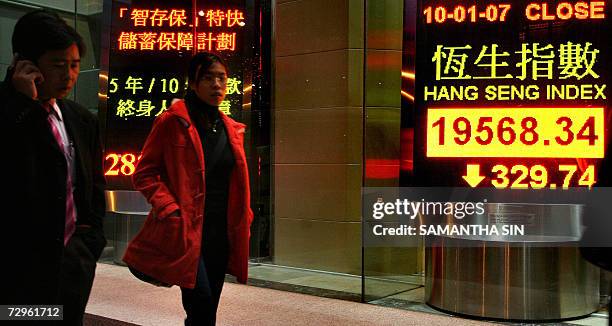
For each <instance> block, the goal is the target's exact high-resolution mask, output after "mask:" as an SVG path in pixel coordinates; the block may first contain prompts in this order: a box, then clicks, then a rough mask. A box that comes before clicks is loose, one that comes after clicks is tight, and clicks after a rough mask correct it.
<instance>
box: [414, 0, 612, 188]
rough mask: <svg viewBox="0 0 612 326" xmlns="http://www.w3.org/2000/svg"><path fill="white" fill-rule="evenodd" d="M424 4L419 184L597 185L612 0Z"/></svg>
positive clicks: (420, 26)
mask: <svg viewBox="0 0 612 326" xmlns="http://www.w3.org/2000/svg"><path fill="white" fill-rule="evenodd" d="M420 3H421V5H420V6H419V8H421V10H420V13H419V18H418V19H417V34H418V35H420V37H417V51H416V55H417V59H416V62H417V64H416V67H417V71H416V85H415V93H416V96H415V106H416V108H415V119H416V121H417V123H416V125H415V168H414V171H415V175H416V176H417V177H416V178H417V179H416V180H417V183H419V184H422V185H424V186H429V185H435V186H438V185H439V186H469V187H495V188H514V189H563V188H570V187H591V186H593V185H594V184H596V182H597V175H598V174H597V172H598V169H600V168H601V167H600V164H601V161H602V159H603V158H604V156H605V155H606V146H607V142H608V141H607V137H608V131H607V129H608V126H609V123H610V117H612V114H611V113H610V111H609V110H610V108H609V104H608V98H609V92H610V90H609V87H608V84H609V83H610V77H611V76H610V69H609V67H608V65H609V64H610V60H611V53H610V46H609V45H608V44H609V40H610V35H609V34H610V24H609V19H610V17H609V9H610V8H608V3H606V2H605V1H564V0H558V1H516V0H500V1H496V0H490V1H487V2H475V1H471V2H468V1H454V2H452V3H448V2H441V1H435V0H434V1H429V0H422V1H420ZM419 176H422V177H419Z"/></svg>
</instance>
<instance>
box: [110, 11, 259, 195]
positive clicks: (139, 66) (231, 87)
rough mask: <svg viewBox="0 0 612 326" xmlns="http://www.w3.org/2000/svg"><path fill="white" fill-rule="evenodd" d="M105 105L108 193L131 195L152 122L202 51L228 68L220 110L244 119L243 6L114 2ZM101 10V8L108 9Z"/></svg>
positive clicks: (179, 90)
mask: <svg viewBox="0 0 612 326" xmlns="http://www.w3.org/2000/svg"><path fill="white" fill-rule="evenodd" d="M110 7H111V8H110V10H109V11H107V14H108V15H110V32H109V45H110V51H109V58H108V75H107V76H104V77H106V81H107V88H106V92H105V93H104V94H101V96H102V98H103V100H105V105H104V110H105V120H106V126H105V127H106V128H105V152H106V154H105V155H106V156H105V167H104V169H105V174H106V176H107V181H108V183H109V185H110V187H112V188H115V189H131V181H130V176H131V175H132V174H133V173H134V168H135V166H136V164H137V162H138V157H139V153H140V151H141V149H142V146H143V144H144V140H145V139H146V137H147V135H148V133H149V131H150V128H151V125H152V123H153V120H154V119H155V118H156V117H157V116H159V115H160V114H162V113H163V112H164V111H165V110H167V109H168V108H169V107H170V106H171V105H172V103H173V102H174V101H176V99H180V98H183V96H184V95H185V92H186V90H187V88H188V81H187V67H188V63H189V59H190V58H191V56H192V55H193V54H195V53H197V52H199V51H207V52H212V53H216V54H218V55H219V56H221V57H222V58H223V59H224V60H225V61H226V63H227V65H228V70H229V77H230V78H228V82H227V92H226V94H227V95H226V98H225V100H224V101H223V102H222V103H221V105H220V106H219V109H220V111H222V112H223V113H225V114H226V115H229V116H232V117H233V118H234V119H238V120H241V118H242V112H243V110H246V109H248V108H249V106H248V105H249V103H250V98H249V97H248V96H250V92H248V91H246V90H247V89H248V88H249V87H250V84H251V76H250V75H249V74H248V71H246V70H245V68H246V67H248V65H247V64H248V62H249V57H248V55H249V53H251V52H249V51H251V50H250V49H249V47H248V46H247V45H246V44H245V42H248V38H249V33H248V31H249V30H248V29H249V28H251V26H250V18H249V17H250V16H249V14H248V11H247V6H246V1H244V0H229V1H222V2H220V1H188V2H186V1H180V0H168V1H144V0H140V1H131V2H129V3H126V2H123V1H112V6H110ZM105 9H106V8H105Z"/></svg>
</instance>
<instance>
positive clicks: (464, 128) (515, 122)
mask: <svg viewBox="0 0 612 326" xmlns="http://www.w3.org/2000/svg"><path fill="white" fill-rule="evenodd" d="M427 120H428V121H427V125H428V126H429V128H428V130H427V156H428V157H537V158H603V155H604V110H603V108H511V109H510V108H486V109H483V108H453V109H440V108H436V109H430V110H429V111H428V115H427Z"/></svg>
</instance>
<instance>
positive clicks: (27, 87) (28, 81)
mask: <svg viewBox="0 0 612 326" xmlns="http://www.w3.org/2000/svg"><path fill="white" fill-rule="evenodd" d="M17 57H18V54H15V56H14V57H13V62H12V63H11V66H12V67H13V76H12V78H11V82H12V83H13V87H15V89H16V90H17V91H18V92H20V93H22V94H24V95H26V96H28V97H30V98H32V99H34V100H36V99H38V90H37V89H36V85H37V84H40V83H42V82H43V81H44V80H45V78H44V77H43V75H42V73H41V72H40V70H38V67H36V65H35V64H34V62H32V61H29V60H17Z"/></svg>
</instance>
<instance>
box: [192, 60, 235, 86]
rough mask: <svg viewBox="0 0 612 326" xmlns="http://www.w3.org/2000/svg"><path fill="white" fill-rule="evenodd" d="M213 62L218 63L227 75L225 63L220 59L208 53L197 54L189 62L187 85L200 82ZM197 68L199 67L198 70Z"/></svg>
mask: <svg viewBox="0 0 612 326" xmlns="http://www.w3.org/2000/svg"><path fill="white" fill-rule="evenodd" d="M215 62H218V63H220V64H221V65H222V66H223V68H225V72H226V73H227V74H229V71H228V69H227V65H226V64H225V61H223V59H221V58H220V57H219V56H217V55H215V54H212V53H208V52H199V53H198V54H196V55H194V56H193V57H192V58H191V60H190V61H189V71H188V72H187V77H188V78H189V83H190V84H191V83H195V82H197V81H198V80H200V78H202V75H203V74H204V73H205V72H206V71H208V68H210V66H212V65H213V64H214V63H215ZM198 67H201V68H200V70H198ZM196 73H197V76H196Z"/></svg>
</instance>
